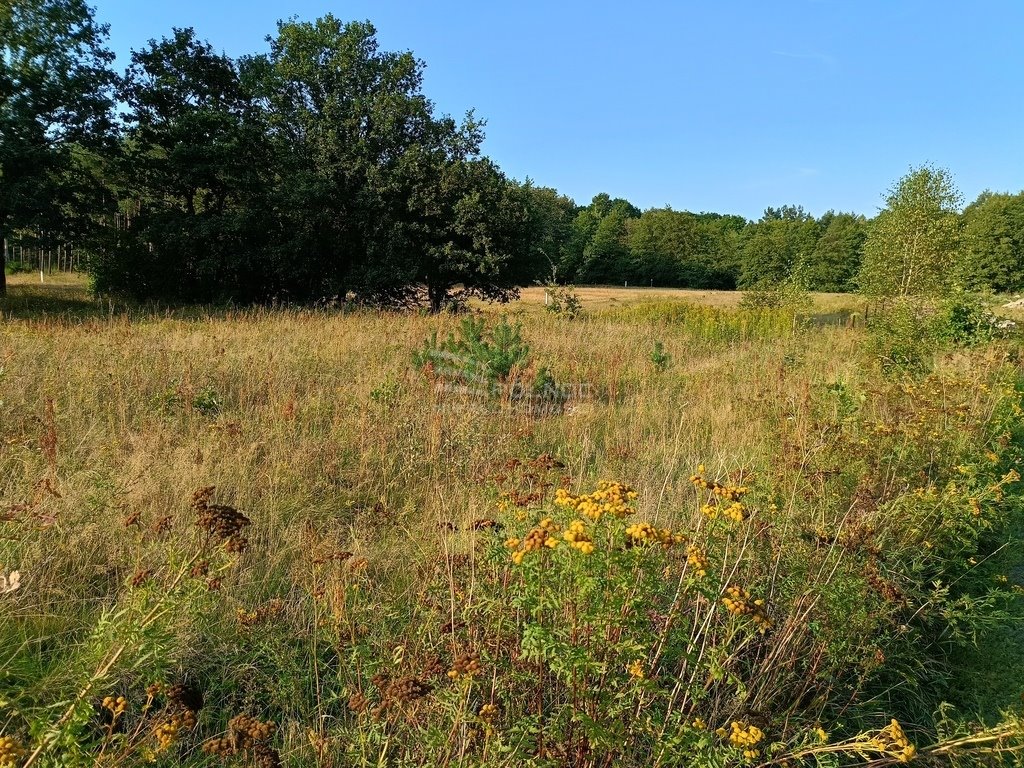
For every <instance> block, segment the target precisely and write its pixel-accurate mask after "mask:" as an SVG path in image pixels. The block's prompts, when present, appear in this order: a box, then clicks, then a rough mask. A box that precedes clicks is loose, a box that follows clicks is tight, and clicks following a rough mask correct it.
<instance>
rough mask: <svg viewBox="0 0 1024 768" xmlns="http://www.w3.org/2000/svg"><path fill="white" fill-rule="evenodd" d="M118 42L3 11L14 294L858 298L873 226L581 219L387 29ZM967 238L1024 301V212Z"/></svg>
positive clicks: (62, 6)
mask: <svg viewBox="0 0 1024 768" xmlns="http://www.w3.org/2000/svg"><path fill="white" fill-rule="evenodd" d="M107 36H108V29H107V28H106V27H104V26H102V25H99V24H97V23H96V21H95V19H94V14H93V11H92V9H91V8H89V6H87V5H86V4H85V3H84V2H83V1H82V0H14V1H13V2H7V3H4V4H3V5H0V237H2V240H3V254H4V258H5V261H6V265H5V270H4V273H5V274H6V272H8V271H12V270H16V269H24V268H34V267H36V266H37V263H36V261H35V260H34V259H31V258H25V257H24V254H26V253H28V254H34V253H38V252H39V251H40V250H46V249H49V251H50V252H51V253H52V250H53V249H57V252H58V253H61V250H60V249H61V248H63V249H64V251H63V252H64V253H65V254H67V253H68V245H69V244H70V245H71V246H72V253H73V254H74V259H75V261H74V263H81V264H82V265H83V267H84V268H85V269H86V270H87V271H88V272H89V273H90V274H91V276H92V278H93V281H94V286H95V288H96V290H97V291H99V292H101V293H107V294H113V295H122V296H127V297H132V298H135V299H141V300H145V299H161V300H170V301H190V302H191V301H202V302H208V301H212V302H218V301H237V302H269V301H279V302H310V301H321V300H332V299H350V300H355V301H358V302H362V303H368V304H374V305H379V306H411V305H419V304H425V305H427V306H429V307H430V308H431V309H432V310H434V311H438V310H440V309H442V308H444V307H445V306H447V305H449V304H451V303H453V302H454V303H459V302H461V301H463V300H464V299H466V298H467V297H470V296H476V297H481V298H485V299H496V300H501V299H506V298H509V297H511V296H513V295H515V293H516V291H517V288H518V287H519V286H523V285H528V284H533V283H536V282H558V283H585V284H620V285H621V284H629V285H638V286H647V285H653V286H665V287H668V286H676V287H688V288H718V289H734V288H751V287H757V286H761V285H765V284H770V283H774V282H778V281H780V280H785V279H793V278H799V280H800V282H801V284H802V285H803V286H804V287H806V288H808V289H811V290H819V291H849V290H854V289H856V288H857V285H856V279H857V275H858V270H859V267H860V263H861V258H862V252H863V245H864V242H865V240H866V238H867V236H868V233H869V232H870V231H871V227H872V226H873V221H872V220H870V219H867V218H865V217H864V216H862V215H858V214H855V213H841V212H832V211H829V212H828V213H826V214H824V215H823V216H821V217H820V218H815V217H814V216H812V215H810V214H808V213H807V212H805V211H804V210H803V209H802V208H801V207H800V206H783V207H781V208H768V209H767V210H765V212H764V215H763V216H762V217H761V218H760V219H759V220H758V221H748V220H747V219H745V218H744V217H742V216H736V215H723V214H718V213H690V212H686V211H675V210H672V209H671V208H652V209H649V210H645V211H641V210H640V209H638V208H637V207H636V206H634V205H633V204H631V203H630V202H629V201H628V200H623V199H621V198H613V197H611V196H610V195H608V194H600V195H597V196H596V197H594V199H593V200H592V201H591V202H590V203H589V204H587V205H578V204H577V203H576V202H575V201H573V200H571V199H570V198H568V197H566V196H564V195H561V194H559V193H558V191H557V190H554V189H550V188H544V187H538V186H535V185H534V184H533V183H531V182H530V181H529V180H526V181H517V180H515V179H511V178H509V177H507V176H506V175H505V174H504V173H503V172H502V171H501V169H500V168H499V167H498V166H497V165H496V164H495V163H494V162H493V161H492V160H490V159H489V158H487V157H486V156H484V155H483V153H482V151H481V144H482V141H483V138H484V134H483V123H482V122H481V121H480V120H478V119H477V118H476V117H475V116H474V115H473V114H472V113H470V114H468V115H466V116H465V117H464V118H462V119H461V120H456V119H453V118H451V117H449V116H447V115H441V114H438V113H437V111H436V109H435V107H434V105H433V104H432V102H431V101H430V100H429V99H428V98H427V97H426V96H425V95H424V93H423V91H422V79H423V70H424V63H423V62H422V61H420V60H418V59H417V58H415V57H414V56H413V54H412V53H409V52H389V51H382V50H380V48H379V46H378V44H377V40H376V32H375V30H374V28H373V26H372V25H371V24H369V23H365V22H352V23H344V22H342V21H340V20H339V19H336V18H334V17H333V16H325V17H323V18H321V19H318V20H316V21H314V22H302V21H286V22H281V23H279V25H278V28H277V32H276V35H274V36H273V37H272V38H270V39H269V51H268V52H267V53H263V54H258V55H251V56H243V57H240V58H238V59H232V58H230V57H227V56H225V55H223V54H220V53H217V49H216V48H215V47H214V46H213V45H211V44H210V43H207V42H205V41H202V40H199V39H197V37H196V35H195V33H194V32H193V30H191V29H174V30H171V32H170V34H169V35H168V36H167V37H165V38H163V39H160V40H152V41H150V42H149V44H148V45H147V46H146V47H145V48H143V49H141V50H137V51H134V52H133V53H132V56H131V63H130V66H129V67H128V69H127V70H126V71H125V72H123V73H117V72H115V71H114V69H113V61H114V57H113V55H112V54H111V53H110V51H109V49H108V48H107ZM959 238H960V241H959V242H960V245H959V247H960V251H961V254H962V257H963V261H964V263H965V264H966V265H967V269H966V270H965V272H964V275H965V278H964V279H965V280H966V281H967V282H969V284H970V285H969V286H967V287H970V288H974V289H991V290H994V291H1001V292H1012V291H1019V290H1021V289H1022V288H1024V193H1019V194H993V193H990V192H985V193H983V194H982V195H981V196H980V197H979V198H978V199H977V200H976V201H974V202H973V203H971V204H970V205H968V206H966V208H964V209H963V212H962V214H961V215H960V221H959ZM19 262H27V263H19ZM4 289H5V279H3V278H0V291H2V290H4Z"/></svg>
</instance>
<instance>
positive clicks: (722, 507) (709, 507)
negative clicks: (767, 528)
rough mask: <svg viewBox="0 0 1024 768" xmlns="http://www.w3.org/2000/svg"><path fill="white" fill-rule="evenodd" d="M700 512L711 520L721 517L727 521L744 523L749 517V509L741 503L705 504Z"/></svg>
mask: <svg viewBox="0 0 1024 768" xmlns="http://www.w3.org/2000/svg"><path fill="white" fill-rule="evenodd" d="M700 511H701V512H702V513H704V515H705V516H706V517H708V518H710V519H711V520H714V519H715V518H717V517H719V516H721V517H724V518H725V519H727V520H732V521H734V522H737V523H742V522H743V521H744V520H746V519H747V518H748V517H749V515H748V514H747V508H746V507H745V506H744V505H743V504H742V502H739V501H733V502H730V503H729V504H705V505H703V506H702V507H701V508H700Z"/></svg>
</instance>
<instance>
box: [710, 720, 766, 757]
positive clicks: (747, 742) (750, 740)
mask: <svg viewBox="0 0 1024 768" xmlns="http://www.w3.org/2000/svg"><path fill="white" fill-rule="evenodd" d="M715 733H717V734H718V736H719V737H720V738H723V739H724V738H728V739H729V743H730V744H732V745H733V746H734V747H737V748H738V749H742V750H743V756H744V757H746V758H750V759H753V758H755V757H757V756H758V754H759V753H758V751H757V750H756V749H754V747H755V746H756V745H757V743H758V742H760V741H761V739H763V738H764V731H762V730H761V729H760V728H758V727H757V726H756V725H748V724H747V723H741V722H740V721H738V720H733V721H732V724H731V725H730V726H729V730H726V729H725V728H719V729H718V730H717V731H715Z"/></svg>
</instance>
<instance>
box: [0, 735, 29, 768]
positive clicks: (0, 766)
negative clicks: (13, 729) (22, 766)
mask: <svg viewBox="0 0 1024 768" xmlns="http://www.w3.org/2000/svg"><path fill="white" fill-rule="evenodd" d="M24 756H25V749H24V748H23V747H22V746H21V744H19V743H18V742H17V741H16V740H15V739H14V738H13V737H11V736H0V768H14V766H16V765H18V763H19V762H20V761H21V758H23V757H24Z"/></svg>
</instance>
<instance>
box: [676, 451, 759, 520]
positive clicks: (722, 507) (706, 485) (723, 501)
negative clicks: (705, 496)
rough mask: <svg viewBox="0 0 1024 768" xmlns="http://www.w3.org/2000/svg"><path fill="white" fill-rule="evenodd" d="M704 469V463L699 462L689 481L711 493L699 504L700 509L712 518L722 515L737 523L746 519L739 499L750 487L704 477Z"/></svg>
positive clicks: (695, 486)
mask: <svg viewBox="0 0 1024 768" xmlns="http://www.w3.org/2000/svg"><path fill="white" fill-rule="evenodd" d="M704 471H705V470H704V465H703V464H701V465H700V466H699V467H697V472H696V474H693V475H690V482H691V483H692V484H693V487H694V488H696V489H697V490H698V491H710V493H711V497H710V498H709V500H708V502H707V503H705V504H704V505H703V506H701V508H700V511H701V512H702V513H704V514H705V515H706V516H707V517H709V518H711V519H712V520H714V519H715V518H717V517H724V518H726V519H728V520H733V521H735V522H737V523H740V522H743V521H744V520H746V519H747V517H749V514H748V513H747V508H746V506H744V505H743V504H742V503H741V502H740V499H742V498H743V497H744V496H746V495H747V492H748V491H749V490H750V489H749V488H747V486H745V485H723V484H722V483H719V482H716V481H714V480H708V479H706V478H705V477H704Z"/></svg>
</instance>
